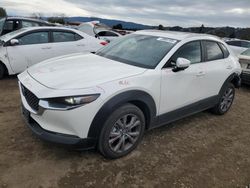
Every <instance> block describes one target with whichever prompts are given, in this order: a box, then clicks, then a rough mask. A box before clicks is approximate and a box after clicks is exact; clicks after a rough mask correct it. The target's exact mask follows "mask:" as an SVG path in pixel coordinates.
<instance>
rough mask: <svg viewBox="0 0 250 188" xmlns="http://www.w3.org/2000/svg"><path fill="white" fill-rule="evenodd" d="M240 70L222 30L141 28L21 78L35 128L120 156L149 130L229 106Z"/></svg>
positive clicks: (50, 136) (48, 136) (38, 67)
mask: <svg viewBox="0 0 250 188" xmlns="http://www.w3.org/2000/svg"><path fill="white" fill-rule="evenodd" d="M240 74H241V67H240V64H239V62H238V59H237V58H236V57H235V56H234V55H232V54H231V52H230V50H229V49H228V47H227V45H226V44H225V43H224V42H222V41H221V40H220V39H218V38H216V37H213V36H210V35H198V34H190V33H178V32H163V31H139V32H136V33H134V34H131V35H127V36H125V37H121V38H120V39H118V40H117V41H114V42H113V43H111V44H110V45H108V46H106V47H104V48H103V49H101V50H99V51H98V52H97V53H96V54H85V55H74V56H73V55H72V56H69V57H66V58H65V57H64V58H55V59H52V60H47V61H44V62H43V63H40V64H37V65H35V66H33V67H31V68H29V69H28V70H27V71H25V72H23V73H22V74H20V75H19V76H18V78H19V81H20V82H19V85H20V92H21V98H22V104H23V114H24V117H25V119H26V121H27V122H28V125H29V127H30V128H31V130H32V131H33V132H34V133H35V134H37V135H38V136H39V137H40V138H42V139H45V140H47V141H52V142H56V143H61V144H66V145H74V146H76V147H77V148H78V149H79V148H81V149H82V148H85V149H86V148H87V149H90V148H98V149H99V151H100V152H101V153H102V154H103V155H104V156H106V157H108V158H118V157H122V156H124V155H126V154H128V153H129V152H131V151H132V150H134V149H135V148H136V146H137V145H138V143H139V142H140V141H141V139H142V136H143V134H144V131H145V130H149V129H152V128H155V127H159V126H161V125H165V124H167V123H169V122H172V121H175V120H178V119H180V118H183V117H186V116H189V115H192V114H194V113H197V112H201V111H203V110H206V109H211V110H212V111H213V112H214V113H215V114H224V113H226V112H227V111H228V110H229V108H230V106H231V105H232V103H233V100H234V96H235V87H239V86H240V76H239V75H240Z"/></svg>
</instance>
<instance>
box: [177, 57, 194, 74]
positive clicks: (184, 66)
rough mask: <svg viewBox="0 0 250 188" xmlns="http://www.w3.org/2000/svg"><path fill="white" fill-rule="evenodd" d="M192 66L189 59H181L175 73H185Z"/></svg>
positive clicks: (178, 60)
mask: <svg viewBox="0 0 250 188" xmlns="http://www.w3.org/2000/svg"><path fill="white" fill-rule="evenodd" d="M190 65H191V62H190V61H189V60H188V59H185V58H181V57H179V58H178V59H177V61H176V66H175V67H174V68H173V72H178V71H183V70H185V69H187V68H188V67H189V66H190Z"/></svg>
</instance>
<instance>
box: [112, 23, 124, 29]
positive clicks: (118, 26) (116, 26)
mask: <svg viewBox="0 0 250 188" xmlns="http://www.w3.org/2000/svg"><path fill="white" fill-rule="evenodd" d="M113 29H121V30H122V29H123V27H122V24H120V23H119V24H117V25H114V26H113Z"/></svg>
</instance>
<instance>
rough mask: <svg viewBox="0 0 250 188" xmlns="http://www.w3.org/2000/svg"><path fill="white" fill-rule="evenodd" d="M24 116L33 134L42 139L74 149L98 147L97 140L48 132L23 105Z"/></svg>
mask: <svg viewBox="0 0 250 188" xmlns="http://www.w3.org/2000/svg"><path fill="white" fill-rule="evenodd" d="M22 115H23V117H24V119H25V122H26V124H27V125H28V127H29V128H30V129H31V130H32V132H33V133H34V134H35V135H36V136H37V137H39V138H40V139H42V140H44V141H48V142H53V143H56V144H61V145H64V146H70V147H71V148H74V149H79V150H89V149H94V148H95V147H96V140H95V139H91V138H84V139H82V138H80V137H77V136H74V135H67V134H61V133H56V132H52V131H48V130H45V129H43V128H42V127H41V126H40V125H39V124H38V123H37V122H36V121H35V120H34V119H33V118H32V117H31V116H30V112H29V111H28V110H26V109H25V107H24V106H23V105H22Z"/></svg>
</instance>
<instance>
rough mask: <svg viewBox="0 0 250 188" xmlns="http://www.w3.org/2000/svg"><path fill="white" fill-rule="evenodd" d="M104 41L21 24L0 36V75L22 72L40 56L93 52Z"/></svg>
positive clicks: (72, 30) (70, 30)
mask: <svg viewBox="0 0 250 188" xmlns="http://www.w3.org/2000/svg"><path fill="white" fill-rule="evenodd" d="M106 44H107V42H105V41H102V40H98V39H96V38H94V37H91V36H89V35H87V34H85V33H83V32H81V31H78V30H74V29H68V28H62V27H30V28H23V29H20V30H17V31H14V32H11V33H8V34H6V35H4V36H2V37H0V79H1V78H2V77H3V76H4V75H6V74H8V75H12V74H17V73H20V72H23V71H24V70H25V69H27V68H28V67H30V66H32V65H34V64H36V63H39V62H41V61H43V60H46V59H49V58H53V57H57V56H62V55H67V54H72V53H81V52H96V51H97V50H98V49H100V48H101V47H103V46H104V45H106Z"/></svg>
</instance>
